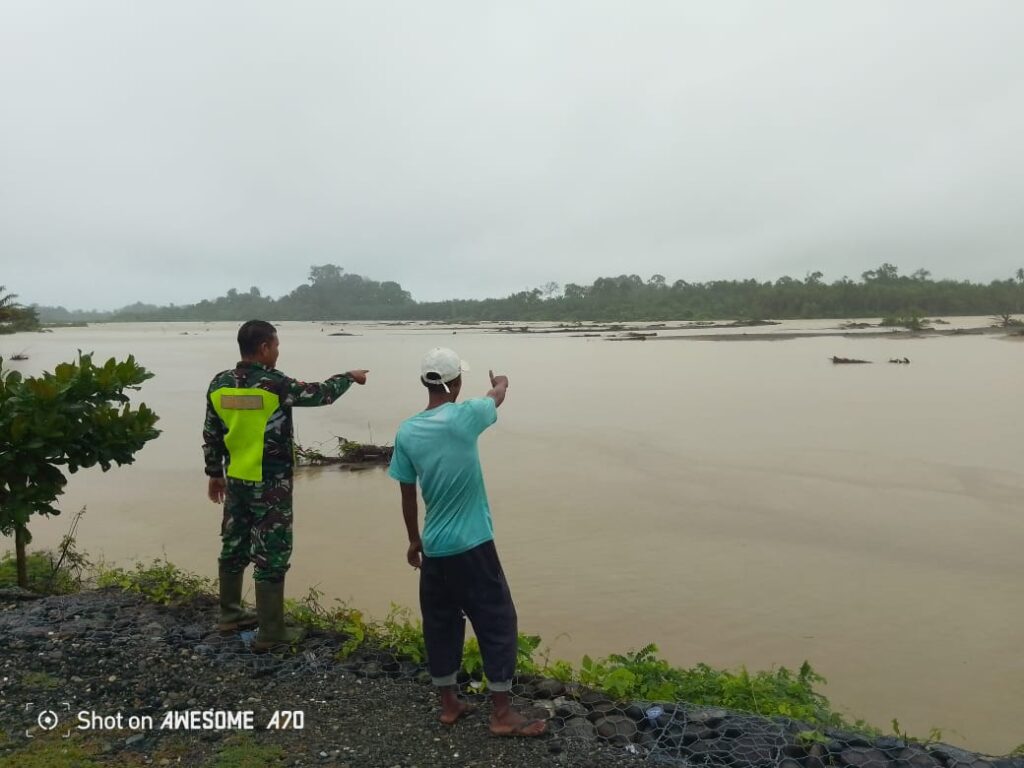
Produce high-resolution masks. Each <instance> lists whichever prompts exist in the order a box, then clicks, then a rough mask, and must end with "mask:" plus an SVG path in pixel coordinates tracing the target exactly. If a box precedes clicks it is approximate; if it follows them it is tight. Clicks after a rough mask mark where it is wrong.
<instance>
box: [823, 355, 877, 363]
mask: <svg viewBox="0 0 1024 768" xmlns="http://www.w3.org/2000/svg"><path fill="white" fill-rule="evenodd" d="M829 359H830V360H831V361H832V362H833V363H835V364H836V365H853V364H858V363H870V362H871V361H870V360H857V359H856V358H853V357H836V356H834V355H833V356H832V357H831V358H829Z"/></svg>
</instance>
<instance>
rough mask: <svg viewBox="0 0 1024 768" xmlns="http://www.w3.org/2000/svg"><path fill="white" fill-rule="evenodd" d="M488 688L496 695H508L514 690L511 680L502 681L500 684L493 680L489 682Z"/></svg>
mask: <svg viewBox="0 0 1024 768" xmlns="http://www.w3.org/2000/svg"><path fill="white" fill-rule="evenodd" d="M487 687H488V688H490V689H491V691H493V692H494V693H508V692H509V691H511V690H512V681H511V680H502V681H501V682H500V683H496V682H494V681H492V680H488V681H487Z"/></svg>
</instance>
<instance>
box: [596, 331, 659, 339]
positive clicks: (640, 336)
mask: <svg viewBox="0 0 1024 768" xmlns="http://www.w3.org/2000/svg"><path fill="white" fill-rule="evenodd" d="M657 335H658V334H657V333H656V332H654V331H652V332H651V333H639V332H638V331H629V332H628V333H624V334H622V335H621V336H609V337H608V338H606V339H605V341H647V339H650V338H652V337H654V336H657Z"/></svg>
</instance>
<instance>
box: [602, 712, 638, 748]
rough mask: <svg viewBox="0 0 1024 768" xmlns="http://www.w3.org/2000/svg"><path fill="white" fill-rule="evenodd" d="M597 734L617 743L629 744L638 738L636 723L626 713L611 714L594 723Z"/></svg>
mask: <svg viewBox="0 0 1024 768" xmlns="http://www.w3.org/2000/svg"><path fill="white" fill-rule="evenodd" d="M594 727H595V728H596V729H597V734H598V736H600V737H601V738H602V739H607V740H608V741H611V742H613V743H615V744H628V743H629V742H630V741H632V740H633V739H634V738H636V734H637V728H636V723H635V722H634V721H633V719H632V718H629V717H626V716H625V715H609V716H608V717H603V718H601V719H600V720H598V721H597V722H596V723H594Z"/></svg>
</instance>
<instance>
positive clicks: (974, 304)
mask: <svg viewBox="0 0 1024 768" xmlns="http://www.w3.org/2000/svg"><path fill="white" fill-rule="evenodd" d="M823 278H824V275H823V274H822V273H821V272H812V273H810V274H808V275H807V276H806V277H805V278H804V279H802V280H800V279H795V278H792V277H780V278H779V279H778V280H775V281H774V282H773V281H758V280H753V279H748V280H714V281H710V282H706V283H690V282H687V281H685V280H676V281H675V282H673V283H669V282H668V281H667V280H666V278H665V277H664V276H663V275H652V276H651V277H650V278H648V279H647V280H644V279H643V278H641V277H640V276H639V275H635V274H633V275H619V276H618V277H601V278H598V279H597V280H595V281H594V282H593V284H591V285H576V284H574V283H569V284H567V285H565V286H564V287H563V286H559V285H557V284H556V283H548V284H547V285H545V286H544V287H543V288H534V289H533V290H526V291H519V292H517V293H513V294H512V295H510V296H507V297H505V298H502V299H480V300H475V299H453V300H450V301H436V302H416V301H414V300H413V298H412V296H411V295H410V293H409V292H408V291H406V290H403V289H402V286H401V285H399V284H398V283H396V282H391V281H385V282H377V281H376V280H371V279H369V278H366V277H362V276H360V275H355V274H349V273H346V272H345V270H344V269H342V268H341V267H339V266H337V265H334V264H324V265H321V266H314V267H312V268H311V269H310V272H309V278H308V280H307V283H306V284H304V285H300V286H298V287H297V288H295V289H294V290H293V291H291V292H290V293H288V294H286V295H284V296H281V297H280V298H278V299H274V298H271V297H269V296H264V295H263V294H262V292H261V291H260V289H259V288H257V287H255V286H253V287H252V288H250V289H249V290H248V291H245V292H240V291H238V290H236V289H231V290H230V291H228V293H227V294H226V295H225V296H221V297H219V298H216V299H212V300H207V299H204V300H203V301H200V302H199V303H197V304H189V305H184V306H175V305H171V306H167V307H158V306H155V305H150V304H142V303H136V304H132V305H130V306H126V307H123V308H122V309H118V310H115V311H113V312H95V311H88V312H87V311H69V310H66V309H64V308H63V307H37V308H36V309H37V310H38V312H39V316H40V318H41V319H42V320H43V321H44V322H70V321H91V322H107V321H177V320H192V321H195V320H210V321H214V320H238V321H242V320H248V319H251V318H254V317H262V318H267V319H271V320H409V321H414V320H423V321H431V320H433V321H478V320H510V321H535V320H536V321H568V322H576V321H589V320H598V321H611V320H620V321H621V320H687V319H692V320H704V319H728V318H735V319H754V318H762V319H763V318H776V319H784V318H812V317H824V318H846V317H882V316H895V317H901V316H902V317H912V316H914V315H915V314H916V315H921V316H923V315H926V314H927V315H1007V314H1011V315H1012V314H1020V313H1021V312H1024V268H1021V269H1018V270H1017V271H1016V273H1015V275H1014V276H1012V277H1009V278H1007V279H1005V280H994V281H992V282H991V283H989V284H988V285H985V284H982V283H972V282H970V281H966V280H964V281H958V280H933V279H932V277H931V274H930V273H929V272H928V271H927V270H925V269H919V270H917V271H916V272H914V273H913V274H912V275H909V276H906V275H900V274H899V269H898V268H897V267H895V266H894V265H892V264H882V265H881V266H880V267H878V268H877V269H872V270H868V271H866V272H864V273H862V274H861V277H860V280H852V279H850V278H849V277H843V278H841V279H840V280H836V281H834V282H832V283H827V282H825V281H824V279H823Z"/></svg>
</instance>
